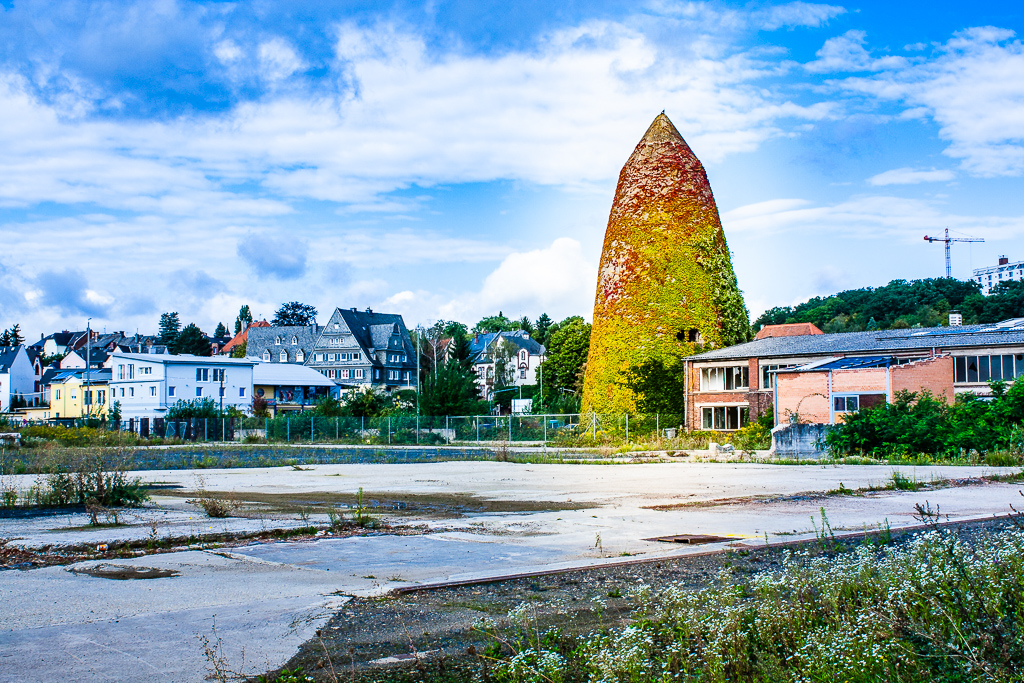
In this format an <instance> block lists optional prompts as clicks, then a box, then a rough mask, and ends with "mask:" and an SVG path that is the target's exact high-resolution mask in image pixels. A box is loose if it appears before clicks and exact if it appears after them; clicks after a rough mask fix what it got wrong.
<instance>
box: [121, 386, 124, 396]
mask: <svg viewBox="0 0 1024 683" xmlns="http://www.w3.org/2000/svg"><path fill="white" fill-rule="evenodd" d="M121 398H124V387H121Z"/></svg>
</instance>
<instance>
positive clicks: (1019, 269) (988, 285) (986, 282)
mask: <svg viewBox="0 0 1024 683" xmlns="http://www.w3.org/2000/svg"><path fill="white" fill-rule="evenodd" d="M1012 280H1016V281H1018V282H1020V281H1024V261H1017V262H1015V263H1010V259H1008V258H1007V257H1005V256H1000V257H999V263H998V264H997V265H994V266H987V267H985V268H975V269H974V281H975V282H977V283H978V286H980V287H981V293H982V294H984V295H985V296H988V295H989V294H991V293H992V290H993V289H994V288H995V286H996V285H998V284H999V283H1000V282H1010V281H1012Z"/></svg>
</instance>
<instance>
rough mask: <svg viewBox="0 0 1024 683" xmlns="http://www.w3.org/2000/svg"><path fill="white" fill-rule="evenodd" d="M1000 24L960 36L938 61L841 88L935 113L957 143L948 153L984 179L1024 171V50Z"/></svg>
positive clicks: (892, 69) (888, 70)
mask: <svg viewBox="0 0 1024 683" xmlns="http://www.w3.org/2000/svg"><path fill="white" fill-rule="evenodd" d="M1013 37H1014V33H1013V32H1012V31H1008V30H1005V29H999V28H995V27H990V26H989V27H980V28H971V29H968V30H966V31H961V32H959V33H957V34H954V37H953V38H952V39H950V40H949V41H948V42H947V43H946V44H945V45H941V46H938V47H937V48H936V51H935V56H934V57H933V58H931V59H928V60H924V61H920V60H919V61H917V62H914V63H910V62H907V63H906V64H903V65H899V64H893V65H886V66H885V70H884V71H883V73H880V74H878V75H876V76H871V77H860V78H850V79H845V80H842V81H837V82H836V85H838V86H839V87H841V88H844V89H846V90H848V91H854V92H859V93H865V94H869V95H872V96H874V97H877V98H879V99H881V100H891V101H897V102H900V103H902V104H903V105H905V106H906V107H907V108H908V113H909V112H913V115H914V116H919V115H920V114H921V113H922V110H924V111H926V112H928V113H929V114H930V115H931V116H932V118H933V119H934V120H935V122H936V123H938V125H939V135H940V136H941V137H942V138H943V139H944V140H947V141H948V142H949V147H948V148H947V149H946V150H945V154H947V155H948V156H950V157H953V158H955V159H960V160H961V165H962V167H963V168H964V169H965V170H967V171H969V172H970V173H973V174H976V175H981V176H997V175H1020V174H1021V173H1022V172H1024V46H1022V45H1021V42H1020V41H1019V40H1012V38H1013Z"/></svg>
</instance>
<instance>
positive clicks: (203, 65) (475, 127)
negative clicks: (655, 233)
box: [0, 0, 1024, 340]
mask: <svg viewBox="0 0 1024 683" xmlns="http://www.w3.org/2000/svg"><path fill="white" fill-rule="evenodd" d="M1022 23H1024V9H1022V5H1021V3H1013V2H979V3H964V2H942V1H939V2H919V1H917V0H909V1H901V2H898V3H894V2H892V1H891V0H887V1H885V2H881V1H865V2H856V3H854V2H849V3H844V4H814V3H807V2H786V3H771V2H748V3H736V2H673V1H671V0H639V1H638V0H631V1H629V2H624V1H623V2H619V1H610V0H609V1H600V0H596V1H593V0H592V1H588V2H575V1H569V2H561V3H558V2H556V3H552V2H549V1H548V2H541V1H539V0H537V1H534V0H519V1H518V2H515V3H508V2H489V1H485V0H458V1H454V2H446V1H443V0H436V1H431V2H420V3H416V2H393V3H383V2H376V1H375V2H359V1H351V2H323V1H322V0H319V1H316V2H312V1H308V2H307V1H305V0H288V1H282V2H266V1H260V0H256V1H254V2H247V3H232V2H183V1H173V0H146V1H145V2H115V1H106V2H105V1H102V0H93V1H90V2H84V1H79V0H61V1H59V2H43V1H34V0H30V1H26V2H22V1H14V2H12V1H10V0H0V239H2V246H0V326H2V327H4V328H6V327H9V326H10V325H12V324H14V323H19V324H20V325H21V328H22V330H23V331H24V332H25V333H26V334H27V336H28V338H29V340H32V339H35V338H38V335H39V334H41V333H44V332H45V333H49V332H52V331H55V330H60V329H83V328H84V326H85V324H86V321H87V319H90V318H91V324H92V326H93V327H94V328H97V329H106V330H108V331H113V330H124V331H126V332H129V333H132V332H135V331H136V330H138V331H142V332H146V333H153V332H155V330H156V327H157V321H158V319H159V316H160V313H161V312H164V311H177V312H178V313H179V317H180V318H181V320H182V321H183V322H185V323H188V322H195V323H197V324H198V325H199V326H200V327H202V328H203V329H204V330H205V331H206V332H208V333H212V332H213V328H214V327H215V326H216V324H217V323H218V322H224V323H226V324H227V325H228V326H229V327H231V326H232V323H233V321H234V319H235V316H236V315H237V313H238V310H239V308H240V307H241V306H242V305H243V304H248V305H249V306H250V307H251V308H252V311H253V312H254V314H256V315H257V317H261V318H262V317H266V318H270V317H272V316H273V313H274V311H275V310H276V308H277V307H278V306H279V305H280V304H281V303H283V302H286V301H292V300H298V301H302V302H305V303H310V304H313V305H315V306H316V307H317V308H318V309H319V310H320V312H321V315H320V318H321V322H323V321H324V320H326V319H327V317H328V316H329V315H330V312H331V311H332V310H333V309H334V307H335V306H340V307H352V306H355V307H358V308H360V309H363V308H367V307H371V308H373V309H374V310H380V311H386V312H395V313H401V314H402V315H403V316H404V317H405V320H406V323H407V325H409V326H410V327H411V326H415V325H418V324H430V323H432V322H434V321H436V320H438V319H444V320H451V319H455V320H461V321H464V322H467V323H470V324H472V323H474V322H475V321H476V320H478V319H480V318H481V317H483V316H485V315H489V314H494V313H497V312H498V311H499V310H500V311H502V312H503V313H504V314H506V315H508V316H510V317H520V316H523V315H528V316H530V317H531V318H534V319H535V318H536V317H537V316H538V315H540V314H541V313H543V312H546V313H548V314H549V315H550V316H551V317H552V318H555V319H561V318H564V317H566V316H569V315H582V316H584V317H586V318H588V319H589V318H590V316H591V313H592V309H593V300H594V290H595V282H596V272H597V264H598V260H599V258H600V250H601V243H602V240H603V237H604V230H605V226H606V223H607V219H608V211H609V209H610V207H611V202H612V198H613V195H614V192H615V184H616V180H617V176H618V172H619V170H620V168H621V167H622V165H623V164H624V163H625V162H626V160H627V159H628V157H629V155H630V153H631V152H632V150H633V148H634V146H635V145H636V143H637V142H638V141H639V140H640V138H641V137H642V135H643V133H644V131H645V130H646V129H647V126H648V125H649V124H650V122H651V120H652V119H653V118H654V117H655V116H656V115H657V114H658V113H659V112H661V111H662V110H665V112H666V113H667V114H668V116H669V117H670V118H671V119H672V121H673V122H674V123H675V125H676V127H677V128H678V129H679V131H680V132H681V133H682V135H683V137H684V138H685V139H686V140H687V142H688V143H689V144H690V146H691V147H692V149H693V150H694V152H695V153H696V154H697V156H698V157H699V158H700V159H701V161H702V162H703V163H704V165H705V168H706V170H707V173H708V178H709V180H710V182H711V186H712V189H713V191H714V193H715V198H716V201H717V203H718V208H719V211H720V213H721V216H722V222H723V225H724V228H725V234H726V238H727V240H728V244H729V248H730V250H731V252H732V257H733V264H734V267H735V269H736V274H737V277H738V279H739V284H740V287H741V288H742V289H743V291H744V296H745V298H746V302H747V306H748V308H749V309H750V312H751V318H752V319H753V318H755V317H756V316H757V315H758V314H760V313H761V312H762V311H764V310H765V309H767V308H771V307H773V306H780V305H791V304H794V303H797V302H800V301H803V300H805V299H807V298H808V297H811V296H816V295H824V294H829V293H833V292H836V291H839V290H842V289H849V288H857V287H866V286H879V285H883V284H885V283H887V282H889V281H890V280H893V279H900V278H903V279H916V278H923V277H941V276H942V275H943V274H944V263H943V249H942V245H941V244H930V243H928V242H925V241H924V240H923V237H924V236H925V235H938V234H941V233H942V231H943V230H944V229H945V228H949V229H950V231H951V234H953V235H954V236H971V237H978V238H983V239H984V240H985V241H984V243H962V244H955V245H953V248H952V254H953V257H952V258H953V275H954V276H955V277H959V278H961V279H966V278H968V277H970V274H971V270H972V269H973V268H979V267H983V266H987V265H990V264H994V263H995V262H996V259H997V257H998V256H999V255H1003V254H1005V255H1007V256H1009V258H1010V259H1011V260H1024V248H1022V246H1024V243H1022V241H1021V237H1022V236H1024V183H1022V177H1021V174H1022V172H1024V48H1022V44H1021V42H1020V37H1019V33H1020V32H1021V31H1022V30H1024V27H1022Z"/></svg>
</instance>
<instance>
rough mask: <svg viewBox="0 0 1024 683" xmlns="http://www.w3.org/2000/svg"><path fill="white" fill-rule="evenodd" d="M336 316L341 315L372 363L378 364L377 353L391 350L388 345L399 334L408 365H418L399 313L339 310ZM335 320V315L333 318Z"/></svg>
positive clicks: (407, 332)
mask: <svg viewBox="0 0 1024 683" xmlns="http://www.w3.org/2000/svg"><path fill="white" fill-rule="evenodd" d="M335 314H340V315H341V319H342V320H344V321H345V324H346V325H347V326H348V329H349V331H350V332H351V333H352V336H354V337H355V338H356V342H357V343H358V344H359V345H360V346H361V347H363V349H364V350H365V351H366V352H367V354H368V355H369V360H370V362H371V363H374V364H377V363H378V361H377V358H376V354H375V353H374V352H375V351H378V350H384V349H387V348H389V346H388V343H389V342H390V340H391V336H392V335H393V334H394V333H395V332H398V334H399V336H400V338H401V344H402V351H403V352H404V353H405V355H406V358H408V359H409V360H408V361H407V363H411V364H412V365H415V364H416V354H415V351H414V349H413V346H412V339H411V338H410V337H409V330H408V329H406V327H405V321H404V320H403V319H402V316H401V315H399V314H398V313H376V312H374V311H371V310H369V309H367V310H365V311H353V310H352V309H350V308H337V309H335ZM331 318H332V319H333V318H334V315H332V316H331ZM331 333H332V330H330V329H327V328H324V334H331Z"/></svg>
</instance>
